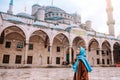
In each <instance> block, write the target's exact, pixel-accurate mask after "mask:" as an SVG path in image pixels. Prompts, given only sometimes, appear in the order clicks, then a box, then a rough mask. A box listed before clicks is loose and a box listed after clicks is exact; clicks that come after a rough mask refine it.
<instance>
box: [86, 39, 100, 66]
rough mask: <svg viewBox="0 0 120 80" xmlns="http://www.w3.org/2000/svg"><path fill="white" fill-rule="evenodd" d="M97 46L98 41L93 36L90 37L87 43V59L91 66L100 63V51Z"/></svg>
mask: <svg viewBox="0 0 120 80" xmlns="http://www.w3.org/2000/svg"><path fill="white" fill-rule="evenodd" d="M99 48H100V47H99V42H98V41H97V40H96V39H95V38H92V39H91V40H90V41H89V44H88V52H89V53H88V60H89V62H90V64H91V65H92V66H97V65H99V63H100V59H99V58H98V55H99V53H100V50H99ZM97 59H98V60H99V61H97Z"/></svg>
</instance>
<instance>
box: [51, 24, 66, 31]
mask: <svg viewBox="0 0 120 80" xmlns="http://www.w3.org/2000/svg"><path fill="white" fill-rule="evenodd" d="M51 28H52V29H55V30H65V29H64V28H63V27H61V26H58V25H56V26H52V27H51Z"/></svg>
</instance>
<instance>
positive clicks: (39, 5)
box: [32, 4, 40, 7]
mask: <svg viewBox="0 0 120 80" xmlns="http://www.w3.org/2000/svg"><path fill="white" fill-rule="evenodd" d="M33 6H38V7H40V5H39V4H34V5H32V7H33Z"/></svg>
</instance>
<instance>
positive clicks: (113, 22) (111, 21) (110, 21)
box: [107, 20, 115, 27]
mask: <svg viewBox="0 0 120 80" xmlns="http://www.w3.org/2000/svg"><path fill="white" fill-rule="evenodd" d="M111 24H113V25H114V24H115V20H108V21H107V25H111ZM113 27H114V26H113Z"/></svg>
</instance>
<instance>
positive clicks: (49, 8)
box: [45, 6, 65, 13]
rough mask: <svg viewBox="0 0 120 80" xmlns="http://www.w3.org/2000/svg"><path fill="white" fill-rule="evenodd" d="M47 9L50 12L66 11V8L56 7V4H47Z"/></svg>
mask: <svg viewBox="0 0 120 80" xmlns="http://www.w3.org/2000/svg"><path fill="white" fill-rule="evenodd" d="M45 11H46V13H48V12H60V13H65V11H64V10H62V9H60V8H58V7H55V6H46V7H45Z"/></svg>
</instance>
